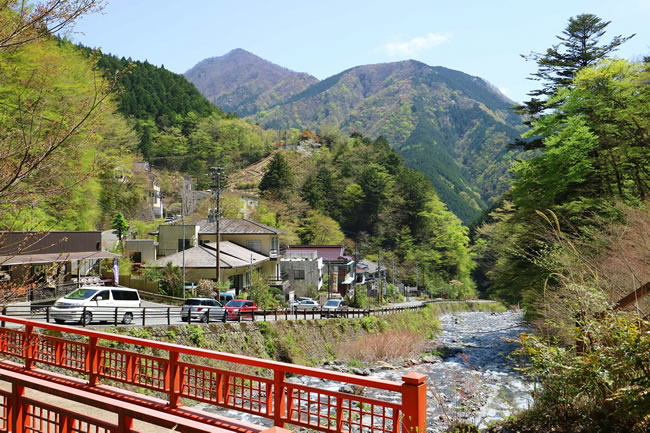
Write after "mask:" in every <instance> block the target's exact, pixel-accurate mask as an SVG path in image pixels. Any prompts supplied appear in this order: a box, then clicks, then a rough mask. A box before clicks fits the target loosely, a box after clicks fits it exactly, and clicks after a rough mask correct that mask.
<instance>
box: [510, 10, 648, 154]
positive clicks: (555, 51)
mask: <svg viewBox="0 0 650 433" xmlns="http://www.w3.org/2000/svg"><path fill="white" fill-rule="evenodd" d="M610 23H611V21H603V20H602V19H600V18H599V17H597V16H596V15H592V14H581V15H577V16H575V17H571V18H569V23H568V24H567V26H566V27H565V29H564V30H563V31H562V34H561V35H559V36H556V37H557V38H558V39H559V40H560V43H559V44H557V45H553V46H552V47H551V48H548V49H547V50H546V52H545V53H530V54H529V55H522V57H523V58H525V59H526V60H533V61H535V62H536V63H537V72H534V73H532V74H531V77H530V78H529V79H530V80H533V81H540V82H541V83H542V87H541V88H540V89H536V90H533V91H531V92H530V93H528V95H529V96H531V99H530V100H528V101H525V102H524V103H523V105H518V106H515V107H514V109H515V110H516V111H517V112H518V113H520V114H523V115H525V116H527V117H528V121H527V122H526V124H528V125H530V124H531V123H532V121H533V120H534V119H535V118H537V117H539V116H540V115H543V114H544V112H545V111H546V110H547V109H552V108H555V107H556V106H557V105H558V104H559V102H561V101H557V99H556V100H554V102H553V103H551V102H550V101H549V99H550V97H551V96H553V95H554V94H555V93H556V92H557V90H558V89H559V88H570V87H571V83H572V81H573V78H574V77H575V76H576V74H577V73H578V71H580V70H582V69H584V68H586V67H588V66H591V65H594V64H596V63H598V62H599V61H601V60H603V59H605V58H607V57H608V56H609V54H610V53H612V52H613V51H616V50H617V49H618V47H619V46H620V45H621V44H623V43H624V42H625V41H627V40H628V39H630V38H632V37H634V35H635V34H632V35H630V36H625V37H623V36H621V35H618V36H614V37H613V38H612V40H611V41H610V42H608V43H606V44H600V39H601V38H602V37H603V36H604V35H605V32H606V30H605V29H606V27H607V26H608V25H609V24H610ZM514 146H515V147H519V146H521V147H523V148H524V149H526V150H528V149H537V148H540V147H542V146H543V143H542V140H541V139H540V138H533V139H530V140H528V141H524V140H519V139H517V140H516V141H515V144H514Z"/></svg>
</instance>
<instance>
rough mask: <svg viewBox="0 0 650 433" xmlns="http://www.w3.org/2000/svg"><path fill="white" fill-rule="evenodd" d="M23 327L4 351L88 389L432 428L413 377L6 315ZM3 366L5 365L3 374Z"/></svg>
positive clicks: (279, 422) (354, 428) (4, 336)
mask: <svg viewBox="0 0 650 433" xmlns="http://www.w3.org/2000/svg"><path fill="white" fill-rule="evenodd" d="M0 320H1V321H5V322H7V323H11V324H14V326H15V325H22V328H18V329H14V328H10V327H3V328H0V354H4V355H6V356H8V357H10V358H13V359H16V360H19V361H22V363H23V364H24V368H25V369H26V370H30V369H32V368H34V367H35V366H36V365H37V364H44V365H51V366H55V367H57V368H58V370H61V369H63V370H65V371H69V372H71V373H73V374H74V375H75V376H76V377H78V376H79V373H81V374H83V375H85V378H86V380H87V381H88V385H90V386H93V385H97V384H99V382H100V381H101V380H108V381H115V382H121V383H124V384H128V385H133V386H135V387H140V388H146V389H149V390H153V391H157V392H159V393H162V394H166V395H167V399H168V406H169V407H170V408H176V407H179V406H180V405H181V398H183V399H188V400H193V401H196V402H203V403H209V404H212V405H215V406H219V407H223V408H228V409H234V410H237V411H241V412H247V413H250V414H254V415H258V416H260V417H263V418H268V419H271V420H273V423H274V425H275V426H277V427H284V426H285V424H291V425H294V426H301V427H305V428H309V429H313V430H318V431H323V432H371V433H388V432H390V433H400V432H424V431H426V383H425V376H424V375H421V374H419V373H415V372H411V373H409V374H407V375H405V376H403V377H402V382H395V381H388V380H382V379H376V378H371V377H362V376H356V375H352V374H347V373H340V372H335V371H330V370H324V369H318V368H310V367H305V366H300V365H294V364H287V363H282V362H277V361H270V360H264V359H259V358H252V357H246V356H240V355H234V354H230V353H223V352H215V351H210V350H204V349H199V348H194V347H188V346H181V345H177V344H171V343H164V342H158V341H151V340H145V339H141V338H135V337H129V336H124V335H116V334H110V333H104V332H98V331H93V330H89V329H80V328H74V327H69V326H63V325H55V324H49V323H41V322H34V321H29V320H24V319H18V318H14V317H8V316H1V315H0ZM37 329H41V330H51V331H60V332H62V333H65V334H69V335H70V336H73V335H76V336H83V337H87V341H79V338H78V337H77V339H76V340H73V339H68V338H62V337H55V336H50V335H47V334H44V333H42V332H36V330H37ZM119 343H123V344H127V345H133V346H135V347H138V346H139V347H143V348H149V349H152V350H151V351H152V353H155V355H146V354H143V353H140V352H137V351H131V350H123V349H118V348H116V347H112V346H116V345H118V344H119ZM215 361H222V362H227V363H232V364H235V365H245V366H249V367H254V368H255V369H256V370H257V371H262V372H264V373H266V374H262V375H256V374H245V373H241V372H237V371H231V370H227V369H223V368H217V367H215V366H210V365H209V364H210V363H212V364H215ZM1 369H2V365H1V364H0V372H1ZM289 374H290V375H299V376H308V377H312V378H317V379H324V380H328V381H334V382H337V383H346V384H351V385H357V386H360V387H364V388H370V389H374V390H379V391H380V392H381V395H382V397H381V398H375V397H368V396H363V395H355V394H350V393H343V392H339V391H334V390H327V389H324V388H323V385H322V384H319V385H318V386H311V385H304V384H300V383H295V382H293V381H291V380H290V379H289V378H288V377H287V375H289Z"/></svg>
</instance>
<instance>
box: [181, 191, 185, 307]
mask: <svg viewBox="0 0 650 433" xmlns="http://www.w3.org/2000/svg"><path fill="white" fill-rule="evenodd" d="M184 196H185V180H183V189H182V190H181V224H183V298H186V296H185V198H184Z"/></svg>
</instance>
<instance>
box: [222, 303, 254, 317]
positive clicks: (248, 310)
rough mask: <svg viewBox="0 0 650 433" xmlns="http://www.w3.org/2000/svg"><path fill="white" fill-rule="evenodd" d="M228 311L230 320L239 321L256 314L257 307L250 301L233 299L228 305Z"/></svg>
mask: <svg viewBox="0 0 650 433" xmlns="http://www.w3.org/2000/svg"><path fill="white" fill-rule="evenodd" d="M226 310H227V312H228V319H239V318H241V317H245V316H251V315H252V314H254V313H255V311H257V305H255V302H253V301H250V300H248V299H233V300H232V301H229V302H228V303H227V304H226Z"/></svg>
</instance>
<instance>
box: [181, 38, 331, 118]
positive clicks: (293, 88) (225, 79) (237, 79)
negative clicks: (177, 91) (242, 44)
mask: <svg viewBox="0 0 650 433" xmlns="http://www.w3.org/2000/svg"><path fill="white" fill-rule="evenodd" d="M184 75H185V77H186V78H187V79H188V80H189V81H190V82H192V83H193V84H194V85H195V86H196V87H197V88H198V89H199V91H200V92H201V93H202V94H203V95H204V96H205V97H206V98H208V100H209V101H210V102H212V103H213V104H215V105H217V106H219V107H221V108H222V109H223V110H225V111H229V112H237V113H238V114H239V115H240V116H246V115H250V114H254V113H256V112H258V111H260V110H264V109H266V108H269V107H271V106H273V105H276V104H277V103H278V102H281V101H283V100H286V99H288V98H290V97H292V96H293V95H295V94H297V93H300V92H302V91H303V90H304V89H306V88H307V87H309V86H310V85H312V84H314V83H316V82H318V79H317V78H316V77H313V76H311V75H309V74H305V73H300V72H295V71H292V70H291V69H287V68H284V67H282V66H279V65H276V64H275V63H272V62H269V61H268V60H265V59H263V58H261V57H259V56H257V55H255V54H253V53H251V52H249V51H246V50H244V49H243V48H235V49H233V50H231V51H229V52H228V53H226V54H224V55H223V56H217V57H211V58H208V59H205V60H202V61H200V62H199V63H197V64H196V65H194V66H193V67H192V68H191V69H189V70H188V71H187V72H185V74H184Z"/></svg>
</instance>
